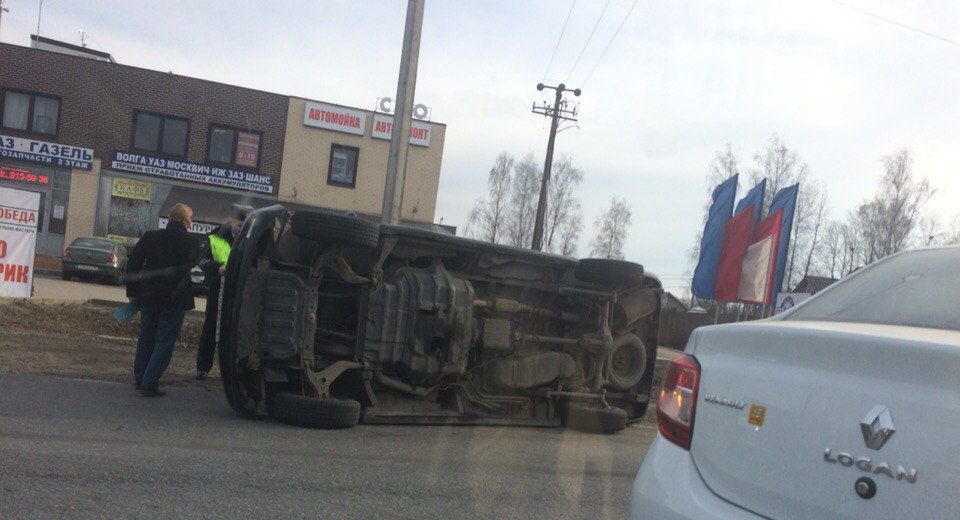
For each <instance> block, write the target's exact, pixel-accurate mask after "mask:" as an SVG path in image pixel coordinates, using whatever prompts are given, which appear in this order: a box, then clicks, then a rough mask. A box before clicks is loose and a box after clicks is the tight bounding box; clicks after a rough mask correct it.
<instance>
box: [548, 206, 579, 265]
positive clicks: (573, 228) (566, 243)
mask: <svg viewBox="0 0 960 520" xmlns="http://www.w3.org/2000/svg"><path fill="white" fill-rule="evenodd" d="M581 231H583V212H582V211H581V210H580V205H579V204H578V205H577V208H576V211H575V214H574V215H572V216H571V218H570V219H569V220H568V221H567V224H566V225H564V226H563V228H561V229H560V232H559V240H558V241H557V248H556V249H555V250H553V251H554V252H556V253H559V254H561V255H563V256H576V255H577V249H578V248H577V245H578V242H579V240H580V232H581Z"/></svg>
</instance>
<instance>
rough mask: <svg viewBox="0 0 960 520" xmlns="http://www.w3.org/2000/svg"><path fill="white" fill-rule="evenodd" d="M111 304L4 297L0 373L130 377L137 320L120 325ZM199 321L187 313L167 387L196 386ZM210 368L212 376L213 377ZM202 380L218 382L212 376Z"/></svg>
mask: <svg viewBox="0 0 960 520" xmlns="http://www.w3.org/2000/svg"><path fill="white" fill-rule="evenodd" d="M113 311H114V309H113V308H111V307H107V306H101V305H96V304H92V303H89V302H77V301H50V300H37V299H32V300H26V299H16V300H2V301H0V316H3V323H4V327H3V332H2V334H0V372H8V373H21V374H45V375H60V376H69V377H75V378H81V379H98V380H104V381H116V382H130V381H131V379H132V375H131V371H132V367H133V356H134V352H135V350H136V342H137V334H138V331H139V321H138V320H137V319H134V320H132V321H131V322H129V323H126V324H123V325H119V324H117V323H116V322H115V321H114V319H113ZM202 327H203V320H202V319H198V318H196V317H189V318H188V319H187V320H186V321H185V323H184V327H183V331H182V332H181V335H180V341H179V342H178V343H177V345H176V348H175V349H174V353H173V359H172V361H171V362H170V368H168V369H167V372H166V373H165V374H164V377H163V384H165V385H168V386H171V385H172V386H196V385H199V384H200V383H199V382H196V381H194V380H193V379H192V376H193V374H194V372H195V368H194V366H195V359H196V358H195V356H196V349H197V342H198V340H199V337H200V330H201V328H202ZM216 370H217V369H216V368H214V374H212V375H213V376H217V375H218V374H217V372H216ZM203 384H204V385H207V386H209V385H210V384H216V385H217V386H219V378H217V377H215V378H214V380H211V381H209V382H207V383H203Z"/></svg>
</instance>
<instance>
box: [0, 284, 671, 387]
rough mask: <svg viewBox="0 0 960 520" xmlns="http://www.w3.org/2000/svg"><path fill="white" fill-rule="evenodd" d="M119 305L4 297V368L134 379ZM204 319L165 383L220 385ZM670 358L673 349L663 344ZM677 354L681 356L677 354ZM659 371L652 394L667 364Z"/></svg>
mask: <svg viewBox="0 0 960 520" xmlns="http://www.w3.org/2000/svg"><path fill="white" fill-rule="evenodd" d="M114 310H115V309H114V308H112V307H108V306H103V305H98V304H94V303H91V302H82V301H50V300H40V299H29V300H0V316H3V324H4V326H3V328H2V329H0V372H13V373H25V374H47V375H58V376H69V377H76V378H80V379H99V380H105V381H119V382H131V383H132V381H133V375H132V373H131V372H132V370H133V356H134V352H135V350H136V344H137V334H138V331H139V326H140V325H139V323H140V322H139V320H138V319H137V318H134V319H133V320H131V321H130V322H129V323H126V324H124V325H118V324H117V323H116V321H114V319H113V312H114ZM202 327H203V318H202V317H200V316H196V315H190V314H188V316H187V319H186V320H185V322H184V325H183V330H182V332H181V333H180V341H179V342H178V343H177V345H176V347H175V348H174V351H173V359H172V360H171V362H170V367H169V368H168V369H167V371H166V373H164V376H163V379H162V380H161V384H162V385H167V386H200V387H205V388H219V387H220V377H219V370H218V368H217V364H216V363H214V367H213V371H212V372H211V373H210V377H208V378H207V379H206V380H205V381H196V380H195V379H194V378H193V377H194V375H195V373H196V368H195V367H196V353H197V343H198V341H199V338H200V331H201V329H202ZM662 350H663V351H664V352H662V355H665V356H666V359H669V358H670V356H669V355H667V354H669V353H670V351H669V349H662ZM673 355H676V354H675V353H674V354H673ZM666 359H660V360H659V361H658V363H657V367H656V370H655V371H654V384H653V388H652V392H651V394H652V398H653V399H656V394H657V392H658V391H659V388H660V380H661V378H662V377H663V374H664V372H665V369H666V365H667V363H666Z"/></svg>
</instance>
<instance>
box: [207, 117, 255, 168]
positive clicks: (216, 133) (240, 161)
mask: <svg viewBox="0 0 960 520" xmlns="http://www.w3.org/2000/svg"><path fill="white" fill-rule="evenodd" d="M261 140H262V137H261V134H260V132H252V131H246V130H241V129H239V128H232V127H229V126H223V125H210V135H209V139H208V140H207V147H208V151H207V159H208V160H209V161H210V162H213V163H220V164H228V165H230V166H240V167H241V168H250V169H253V170H256V169H257V168H258V167H259V166H260V141H261Z"/></svg>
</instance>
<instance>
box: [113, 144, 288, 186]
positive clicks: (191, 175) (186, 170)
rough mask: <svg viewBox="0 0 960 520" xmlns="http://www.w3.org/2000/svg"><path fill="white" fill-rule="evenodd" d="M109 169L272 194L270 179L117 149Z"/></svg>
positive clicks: (224, 168) (223, 168) (207, 165)
mask: <svg viewBox="0 0 960 520" xmlns="http://www.w3.org/2000/svg"><path fill="white" fill-rule="evenodd" d="M110 167H111V168H113V169H114V170H121V171H125V172H134V173H145V174H148V175H157V176H159V177H167V178H170V179H179V180H184V181H192V182H201V183H203V184H213V185H217V186H227V187H230V188H238V189H241V190H250V191H257V192H260V193H273V177H271V176H270V175H266V174H263V173H256V172H251V171H246V170H238V169H236V168H226V167H223V166H214V165H210V164H199V163H192V162H187V161H181V160H179V159H167V158H164V157H153V156H151V155H143V154H139V153H131V152H121V151H119V150H118V151H115V152H113V161H111V163H110Z"/></svg>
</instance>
